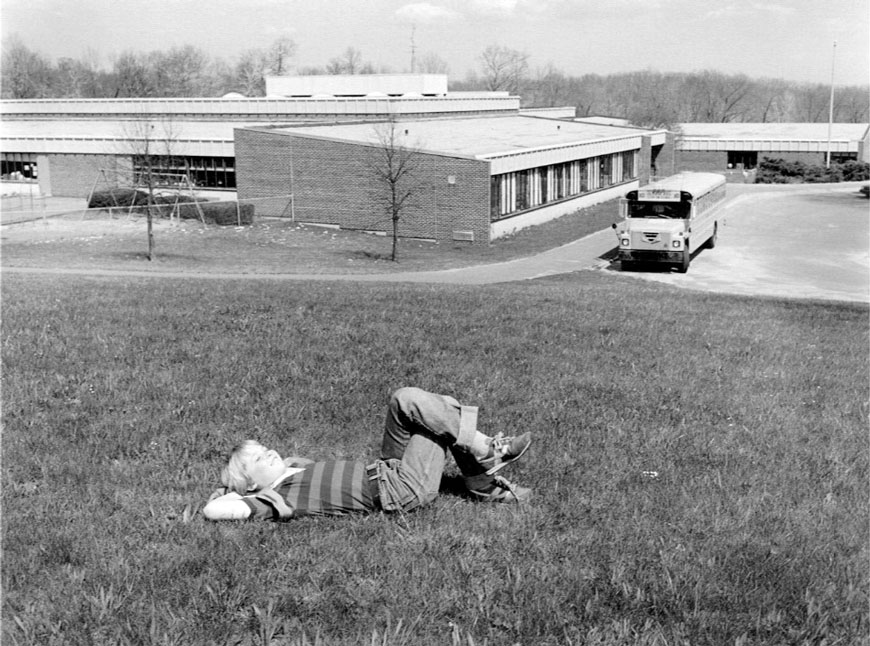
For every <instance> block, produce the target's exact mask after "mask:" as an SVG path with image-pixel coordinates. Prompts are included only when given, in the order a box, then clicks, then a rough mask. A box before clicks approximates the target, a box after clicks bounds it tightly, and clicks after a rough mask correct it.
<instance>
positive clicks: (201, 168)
mask: <svg viewBox="0 0 870 646" xmlns="http://www.w3.org/2000/svg"><path fill="white" fill-rule="evenodd" d="M145 162H146V160H145V159H144V158H142V157H138V156H137V157H134V158H133V171H134V172H135V173H140V174H141V173H143V172H146V170H147V166H148V165H147V164H146V163H145ZM151 172H152V173H156V174H158V175H163V176H164V181H165V183H167V184H178V183H181V182H183V178H182V177H180V176H182V175H187V177H189V178H190V182H191V184H193V186H194V188H217V189H221V188H224V189H234V188H236V168H235V158H233V157H196V156H187V157H181V156H177V157H151Z"/></svg>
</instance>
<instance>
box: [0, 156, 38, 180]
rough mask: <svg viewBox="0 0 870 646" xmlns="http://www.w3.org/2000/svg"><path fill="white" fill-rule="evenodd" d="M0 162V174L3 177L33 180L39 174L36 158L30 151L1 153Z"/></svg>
mask: <svg viewBox="0 0 870 646" xmlns="http://www.w3.org/2000/svg"><path fill="white" fill-rule="evenodd" d="M0 164H2V168H0V175H2V177H3V179H10V180H19V181H20V180H33V179H36V178H37V177H38V176H39V172H38V171H39V169H38V168H37V167H36V158H35V156H34V155H31V154H30V153H3V160H2V162H0Z"/></svg>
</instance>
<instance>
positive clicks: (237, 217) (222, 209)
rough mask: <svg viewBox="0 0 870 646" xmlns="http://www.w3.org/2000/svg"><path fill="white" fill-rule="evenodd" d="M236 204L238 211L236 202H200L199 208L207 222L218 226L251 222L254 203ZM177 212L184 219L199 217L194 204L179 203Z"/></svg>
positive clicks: (196, 218)
mask: <svg viewBox="0 0 870 646" xmlns="http://www.w3.org/2000/svg"><path fill="white" fill-rule="evenodd" d="M238 204H239V207H238V211H237V210H236V202H200V203H199V208H200V209H202V216H203V217H204V218H205V221H206V223H207V224H217V225H220V226H236V225H239V224H243V225H247V224H251V223H252V222H253V221H254V205H253V204H246V203H244V202H239V203H238ZM178 213H179V216H180V217H181V218H182V219H185V220H194V219H195V220H198V219H199V218H200V214H199V209H197V208H196V204H179V205H178Z"/></svg>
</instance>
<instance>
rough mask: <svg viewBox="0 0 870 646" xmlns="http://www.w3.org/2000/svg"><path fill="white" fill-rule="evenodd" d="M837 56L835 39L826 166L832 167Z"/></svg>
mask: <svg viewBox="0 0 870 646" xmlns="http://www.w3.org/2000/svg"><path fill="white" fill-rule="evenodd" d="M836 58H837V41H836V40H835V41H834V52H833V54H832V55H831V104H830V107H829V108H828V154H827V155H826V156H825V168H830V167H831V129H832V128H833V125H834V64H835V62H836Z"/></svg>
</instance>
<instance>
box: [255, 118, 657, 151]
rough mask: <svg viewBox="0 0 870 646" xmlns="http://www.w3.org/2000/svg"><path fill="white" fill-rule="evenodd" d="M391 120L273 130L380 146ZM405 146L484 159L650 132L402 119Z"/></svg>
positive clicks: (520, 121) (552, 122) (525, 121)
mask: <svg viewBox="0 0 870 646" xmlns="http://www.w3.org/2000/svg"><path fill="white" fill-rule="evenodd" d="M385 123H386V122H383V121H382V122H378V123H375V122H367V123H355V124H335V125H322V126H311V125H304V126H293V127H287V128H274V129H269V132H274V133H281V134H287V135H299V136H303V137H315V138H324V139H330V140H334V141H345V142H349V143H355V144H368V145H379V141H378V130H377V126H378V124H380V126H381V127H383V125H384V124H385ZM396 123H397V124H398V127H399V130H400V132H401V137H402V143H403V145H406V146H409V147H413V148H418V149H420V150H425V151H436V152H438V153H442V154H448V155H452V156H457V157H470V158H478V159H485V158H487V157H489V156H492V155H500V154H505V153H510V152H518V153H519V152H530V151H533V150H540V149H547V148H557V147H566V146H573V145H579V144H587V143H593V142H604V141H607V140H614V139H628V138H632V137H639V136H640V135H642V134H649V133H651V132H654V131H649V130H647V131H645V130H640V129H637V128H619V127H613V126H606V125H601V124H590V123H578V122H573V121H559V120H556V119H544V118H537V117H527V116H520V115H511V116H493V117H474V118H459V119H457V118H451V119H410V120H405V119H400V120H398V121H397V122H396Z"/></svg>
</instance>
